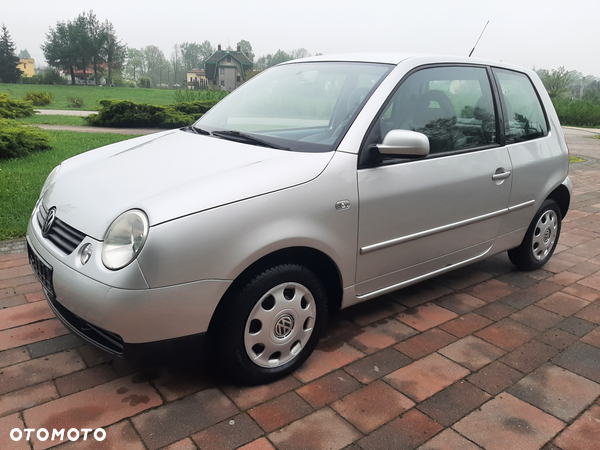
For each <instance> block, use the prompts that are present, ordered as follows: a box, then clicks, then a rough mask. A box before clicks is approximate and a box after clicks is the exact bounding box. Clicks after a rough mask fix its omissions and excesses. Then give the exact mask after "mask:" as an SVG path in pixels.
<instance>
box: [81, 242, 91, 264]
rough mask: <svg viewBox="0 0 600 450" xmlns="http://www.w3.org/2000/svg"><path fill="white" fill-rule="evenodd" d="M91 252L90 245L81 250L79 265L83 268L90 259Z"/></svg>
mask: <svg viewBox="0 0 600 450" xmlns="http://www.w3.org/2000/svg"><path fill="white" fill-rule="evenodd" d="M92 250H93V249H92V244H85V245H84V246H83V248H82V249H81V264H83V265H84V266H85V265H86V264H87V262H88V261H89V260H90V258H91V257H92Z"/></svg>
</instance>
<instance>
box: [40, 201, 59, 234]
mask: <svg viewBox="0 0 600 450" xmlns="http://www.w3.org/2000/svg"><path fill="white" fill-rule="evenodd" d="M54 219H56V208H55V207H54V208H50V211H48V215H47V216H46V220H45V221H44V225H43V226H42V236H44V237H46V235H47V234H48V233H49V232H50V228H52V224H53V223H54Z"/></svg>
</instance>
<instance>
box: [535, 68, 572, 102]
mask: <svg viewBox="0 0 600 450" xmlns="http://www.w3.org/2000/svg"><path fill="white" fill-rule="evenodd" d="M538 75H539V76H540V78H541V79H542V83H544V87H545V88H546V90H547V91H548V95H549V96H550V98H552V99H554V98H557V97H559V96H560V95H561V94H563V93H565V92H567V90H568V89H569V85H570V84H571V81H572V79H573V73H572V72H569V71H567V70H566V69H565V68H564V66H561V67H559V68H558V69H552V70H550V71H547V70H544V69H542V70H539V71H538Z"/></svg>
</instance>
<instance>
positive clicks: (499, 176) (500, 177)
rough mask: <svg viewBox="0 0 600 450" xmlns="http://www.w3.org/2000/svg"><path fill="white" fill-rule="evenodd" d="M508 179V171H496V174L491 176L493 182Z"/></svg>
mask: <svg viewBox="0 0 600 450" xmlns="http://www.w3.org/2000/svg"><path fill="white" fill-rule="evenodd" d="M508 177H510V170H507V171H506V172H505V171H504V169H497V170H496V173H495V174H494V175H492V180H494V181H498V180H505V179H506V178H508Z"/></svg>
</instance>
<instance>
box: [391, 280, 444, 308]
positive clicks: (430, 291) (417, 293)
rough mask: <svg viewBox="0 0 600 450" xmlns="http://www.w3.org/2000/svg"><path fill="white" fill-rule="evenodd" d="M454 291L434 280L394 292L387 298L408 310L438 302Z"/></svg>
mask: <svg viewBox="0 0 600 450" xmlns="http://www.w3.org/2000/svg"><path fill="white" fill-rule="evenodd" d="M436 280H437V278H436ZM452 291H453V290H452V289H450V288H448V287H446V286H442V285H441V284H439V283H437V282H436V281H433V280H427V281H423V282H422V283H418V284H413V285H412V286H408V287H406V288H404V289H400V290H398V291H394V292H392V293H390V294H387V296H386V297H389V298H391V299H392V300H394V301H395V302H398V303H400V304H401V305H404V306H406V307H408V308H414V307H415V306H419V305H422V304H424V303H427V302H431V301H433V300H436V299H438V298H440V297H443V296H444V295H448V294H450V293H452Z"/></svg>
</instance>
